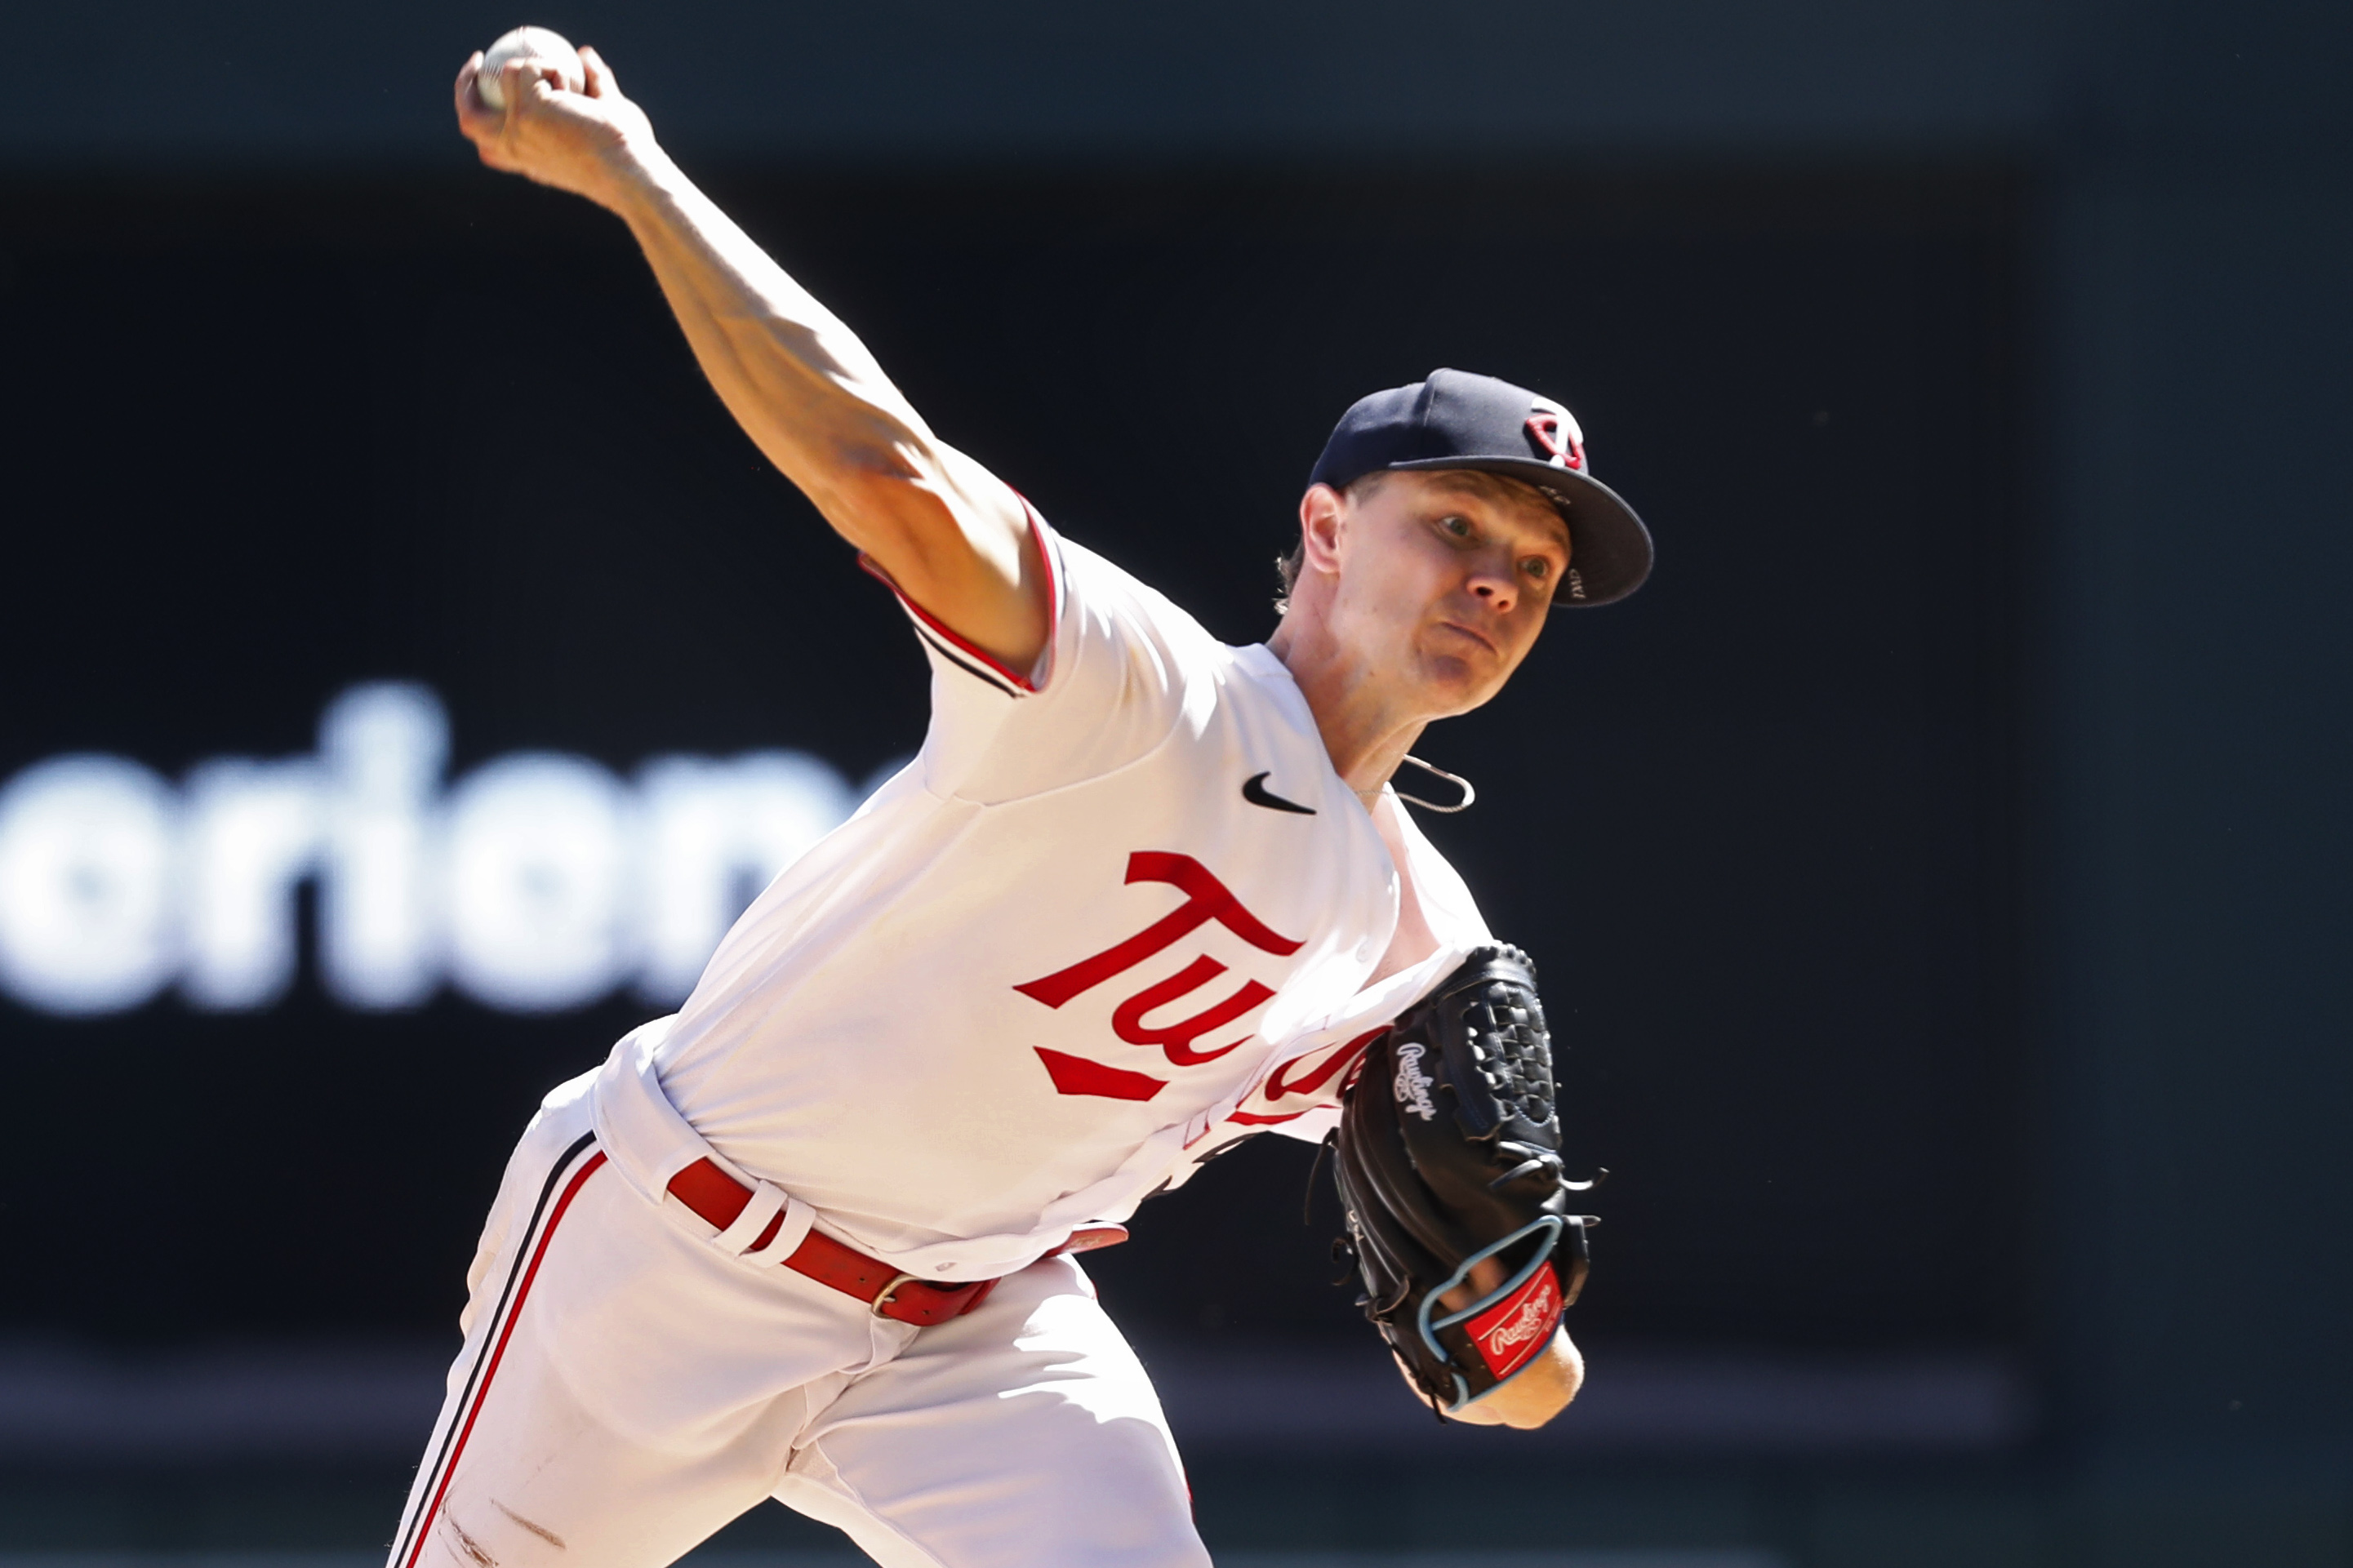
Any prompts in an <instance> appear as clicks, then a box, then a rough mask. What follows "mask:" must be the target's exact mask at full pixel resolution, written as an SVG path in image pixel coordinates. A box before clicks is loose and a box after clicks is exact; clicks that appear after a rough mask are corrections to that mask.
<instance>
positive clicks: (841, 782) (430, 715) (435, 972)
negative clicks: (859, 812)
mask: <svg viewBox="0 0 2353 1568" xmlns="http://www.w3.org/2000/svg"><path fill="white" fill-rule="evenodd" d="M447 758H448V716H447V714H446V712H445V710H443V708H442V705H441V702H440V700H439V699H438V697H436V696H435V695H434V693H433V692H432V691H431V690H430V689H427V688H425V687H422V686H417V685H409V684H400V683H390V682H384V683H375V684H370V685H365V686H359V687H354V688H353V689H350V690H348V691H346V692H344V693H343V695H342V696H341V697H339V698H337V699H336V700H334V702H333V703H332V704H331V705H330V706H329V708H328V709H327V712H326V715H325V718H324V719H323V721H322V723H321V725H320V731H319V749H318V752H317V754H316V755H314V756H306V757H290V758H280V759H275V760H260V759H253V758H241V757H224V758H219V759H216V760H214V761H210V762H206V763H202V764H200V765H198V766H197V767H195V769H193V770H191V771H190V772H189V773H188V775H187V776H186V778H185V779H184V780H183V781H182V782H181V783H180V784H178V785H176V786H175V785H174V784H172V783H171V782H169V781H167V780H166V779H164V778H163V777H162V776H161V775H159V774H158V773H155V772H154V771H153V770H152V769H150V768H147V767H145V766H142V764H140V763H136V762H132V761H131V760H129V759H126V758H123V757H119V756H110V755H100V754H94V753H82V754H76V755H69V756H60V757H54V758H51V759H49V760H47V761H45V762H41V763H35V764H34V765H32V766H30V767H27V768H26V769H24V770H23V771H22V772H20V773H17V774H16V775H15V776H14V777H13V778H11V779H10V780H9V781H8V782H7V784H5V787H0V991H5V993H6V994H8V995H9V996H12V997H14V998H15V999H16V1000H17V1001H18V1002H21V1003H23V1004H25V1005H27V1006H30V1007H33V1008H37V1009H38V1010H40V1011H43V1012H47V1013H54V1014H61V1015H69V1016H86V1015H94V1014H107V1013H116V1012H121V1011H123V1010H125V1009H127V1008H132V1007H136V1006H139V1005H142V1004H144V1003H146V1002H147V1001H149V1000H150V999H152V998H153V997H154V996H156V995H157V994H160V993H162V992H163V991H164V990H165V989H166V988H168V987H172V986H174V985H176V986H177V988H178V992H179V994H180V996H181V997H182V998H183V999H184V1000H185V1002H186V1004H187V1005H190V1006H193V1007H197V1008H202V1009H206V1010H212V1011H224V1012H237V1011H250V1010H255V1009H259V1008H266V1007H269V1006H270V1005H273V1004H275V1003H276V1002H278V1001H279V1000H280V998H282V997H283V996H285V994H287V992H288V990H289V989H290V987H291V985H292V984H293V983H294V979H295V972H296V968H297V963H298V954H299V952H300V951H301V947H300V942H299V932H298V930H297V925H298V921H299V918H300V913H299V911H300V908H301V900H300V891H301V888H302V887H303V885H304V884H306V883H310V884H312V885H314V886H315V888H316V889H317V893H316V910H317V952H318V963H319V969H320V979H321V981H322V984H323V985H324V986H325V988H326V991H327V993H328V994H330V995H331V996H332V997H333V998H335V999H336V1000H337V1001H338V1002H340V1003H342V1004H343V1005H345V1006H348V1007H353V1008H356V1009H363V1010H370V1011H381V1010H394V1009H400V1008H407V1007H414V1006H417V1005H419V1004H421V1003H423V1002H425V1001H427V999H429V998H430V997H431V996H432V995H433V994H435V993H436V992H437V991H438V990H439V989H440V987H441V986H443V985H444V984H449V985H453V986H455V987H456V989H457V990H459V992H461V993H463V994H466V995H468V996H470V997H472V998H473V999H475V1000H476V1001H478V1002H480V1003H482V1004H484V1005H488V1006H491V1007H494V1008H499V1009H501V1010H503V1011H508V1012H519V1013H538V1012H550V1011H555V1010H560V1009H564V1008H569V1007H576V1006H581V1005H586V1004H587V1003H591V1002H594V1001H596V1000H597V999H599V998H601V997H603V996H605V995H607V994H609V993H611V992H612V991H613V990H614V989H616V988H617V987H618V986H620V985H623V984H628V985H629V986H631V987H632V988H633V989H634V991H635V992H636V993H637V994H638V996H640V997H641V998H642V999H644V1000H645V1001H647V1002H649V1003H652V1004H655V1005H674V1004H676V1003H678V1002H680V1001H682V1000H683V999H684V998H685V996H686V994H687V993H688V991H690V990H691V988H692V986H693V984H694V981H695V978H696V976H697V975H699V974H700V973H702V965H703V963H704V962H705V961H706V960H708V959H709V957H710V956H711V953H712V949H714V948H715V947H716V946H717V945H718V942H719V939H720V937H721V936H722V935H723V934H724V933H725V931H726V929H727V927H728V925H729V924H730V923H731V922H732V921H733V920H734V918H735V916H736V915H737V914H738V913H739V912H740V911H741V910H743V908H744V905H745V904H746V903H748V902H749V901H750V899H751V897H752V896H753V894H754V893H755V892H756V891H757V890H758V889H759V888H760V887H762V886H764V885H765V883H766V882H767V881H768V879H771V878H773V877H774V876H775V875H776V873H777V872H778V871H780V870H782V869H783V868H785V867H786V866H787V865H789V864H791V863H792V861H793V860H794V859H795V858H797V857H798V856H799V855H800V853H801V852H802V851H803V850H804V849H806V848H807V847H808V846H810V845H811V844H813V843H815V842H816V841H817V840H818V838H819V837H823V836H824V835H825V834H826V833H828V832H829V831H831V830H832V828H833V827H834V826H836V825H838V824H839V823H840V822H841V821H842V820H843V819H844V818H846V817H847V816H849V813H850V811H851V810H852V809H853V808H854V806H855V805H857V801H858V795H857V792H855V791H853V790H852V788H851V787H850V785H849V783H848V781H847V780H845V779H844V778H843V776H842V775H841V773H839V771H837V770H836V769H835V768H834V767H832V766H831V765H830V764H829V763H825V762H823V761H821V760H819V759H818V758H816V757H813V756H810V755H808V754H807V753H806V752H792V751H764V752H750V753H747V754H744V755H742V756H736V757H732V758H724V759H721V758H712V757H702V756H685V755H672V756H661V757H656V758H653V759H651V760H649V761H648V762H647V763H644V764H643V765H642V766H640V767H638V769H637V770H636V772H635V773H634V775H633V776H632V777H631V778H629V779H627V780H625V779H623V778H621V777H619V776H617V775H616V774H615V773H613V772H612V771H610V770H609V769H607V768H605V767H603V766H601V765H600V764H598V763H595V762H592V761H590V760H588V759H587V758H586V757H580V756H574V755H570V754H567V753H563V752H515V753H512V754H510V755H506V756H501V757H497V758H494V759H492V760H491V761H490V762H488V763H484V764H482V765H481V766H480V767H479V768H476V769H474V770H473V771H472V772H471V773H468V774H466V776H465V777H463V778H461V779H459V780H458V781H457V782H456V783H455V784H452V785H449V786H448V787H447V788H445V787H444V782H443V775H444V771H445V763H446V761H447Z"/></svg>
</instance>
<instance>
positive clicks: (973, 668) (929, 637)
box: [858, 490, 1062, 697]
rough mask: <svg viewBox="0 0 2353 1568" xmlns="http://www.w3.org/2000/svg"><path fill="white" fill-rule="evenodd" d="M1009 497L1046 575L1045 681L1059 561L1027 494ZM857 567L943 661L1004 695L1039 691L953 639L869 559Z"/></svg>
mask: <svg viewBox="0 0 2353 1568" xmlns="http://www.w3.org/2000/svg"><path fill="white" fill-rule="evenodd" d="M1014 493H1015V494H1016V495H1017V496H1019V498H1020V500H1021V510H1023V512H1024V513H1026V514H1027V515H1028V517H1029V537H1030V538H1031V539H1033V540H1035V541H1036V542H1037V545H1038V559H1039V561H1040V562H1041V563H1043V564H1044V566H1045V571H1046V606H1047V608H1046V613H1047V616H1048V621H1047V626H1046V651H1045V655H1044V657H1043V658H1042V659H1041V661H1040V662H1041V663H1042V664H1043V666H1044V667H1045V668H1046V670H1047V671H1048V677H1047V678H1048V679H1051V671H1052V669H1053V660H1054V642H1055V639H1056V637H1059V636H1060V631H1061V623H1062V574H1061V571H1060V564H1061V563H1060V562H1059V561H1057V560H1056V559H1055V556H1054V542H1053V541H1052V539H1051V538H1050V537H1049V536H1048V534H1047V532H1046V524H1045V520H1044V519H1042V518H1040V517H1039V515H1038V509H1037V508H1036V507H1033V506H1031V505H1030V504H1029V498H1028V497H1027V496H1021V495H1020V492H1019V491H1018V490H1017V491H1015V492H1014ZM858 563H859V564H860V566H862V567H864V568H865V569H866V571H867V574H869V575H870V576H871V577H872V578H874V580H875V581H876V582H878V583H881V584H882V585H883V586H884V587H886V588H888V589H890V590H891V592H892V594H893V595H895V596H896V597H897V598H898V601H899V606H900V608H902V609H903V610H905V611H906V612H907V618H908V619H910V620H912V621H913V622H914V623H915V635H916V636H917V637H922V638H923V641H924V642H925V643H926V644H927V645H928V646H929V647H931V649H932V651H933V652H934V653H936V654H938V655H939V656H940V657H941V658H944V659H946V660H947V661H948V662H949V663H950V664H953V665H955V667H956V668H958V669H961V670H963V671H964V672H965V673H966V674H967V675H970V676H972V677H973V678H974V679H976V680H981V681H985V682H987V684H988V685H990V686H993V687H995V688H996V689H997V690H999V691H1002V692H1004V693H1005V694H1006V695H1007V696H1008V697H1026V696H1029V695H1031V694H1032V693H1034V692H1036V691H1037V690H1038V689H1039V685H1040V682H1039V681H1034V680H1032V679H1030V678H1029V676H1027V675H1024V674H1022V673H1021V672H1019V671H1018V670H1014V669H1010V668H1007V667H1006V665H1005V664H1004V662H1003V661H1001V660H999V659H998V658H996V657H995V656H994V655H992V654H989V653H988V652H987V651H986V650H984V649H982V648H979V647H975V646H974V645H973V644H972V643H971V642H969V641H967V640H966V639H965V638H964V637H958V636H957V635H956V633H955V630H954V629H953V628H951V627H950V626H948V625H947V623H946V622H944V621H943V620H941V619H940V618H939V617H938V616H934V615H933V614H932V613H931V612H930V611H929V610H926V609H925V608H923V605H919V604H917V603H915V601H914V600H913V599H912V598H910V597H908V595H907V591H906V590H905V589H903V588H902V587H900V586H899V584H897V583H896V582H894V581H893V580H892V576H891V574H889V573H888V572H885V571H884V570H882V567H881V563H878V562H876V561H875V559H874V558H873V557H872V556H871V555H868V554H866V553H864V552H860V554H859V557H858Z"/></svg>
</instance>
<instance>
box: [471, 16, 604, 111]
mask: <svg viewBox="0 0 2353 1568" xmlns="http://www.w3.org/2000/svg"><path fill="white" fill-rule="evenodd" d="M509 60H529V61H531V62H532V63H533V64H534V65H541V66H545V67H547V68H550V69H552V70H554V72H555V73H556V75H557V76H558V77H560V78H561V79H563V84H564V89H565V91H566V92H580V91H583V90H585V89H586V88H587V86H588V73H587V71H586V69H585V68H583V67H582V66H581V64H580V51H579V50H577V49H575V48H574V47H572V46H571V44H570V43H568V42H567V41H565V37H564V35H563V34H561V33H552V32H550V31H548V30H547V29H546V28H545V27H517V28H516V29H515V30H514V31H513V32H512V33H504V34H501V35H500V37H499V40H498V42H496V43H494V44H492V45H491V47H489V48H487V49H484V50H483V51H482V68H481V72H480V75H478V76H476V77H475V78H474V92H475V94H476V95H477V96H478V97H480V99H481V100H482V107H483V108H485V109H504V108H505V107H506V106H507V95H506V89H505V88H503V87H502V86H501V85H500V82H499V72H500V70H501V68H503V67H504V66H505V65H506V63H507V62H508V61H509Z"/></svg>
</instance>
